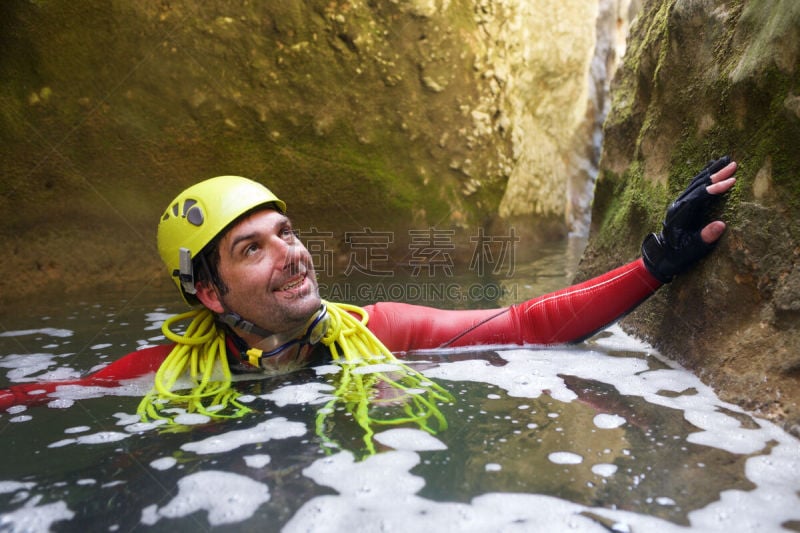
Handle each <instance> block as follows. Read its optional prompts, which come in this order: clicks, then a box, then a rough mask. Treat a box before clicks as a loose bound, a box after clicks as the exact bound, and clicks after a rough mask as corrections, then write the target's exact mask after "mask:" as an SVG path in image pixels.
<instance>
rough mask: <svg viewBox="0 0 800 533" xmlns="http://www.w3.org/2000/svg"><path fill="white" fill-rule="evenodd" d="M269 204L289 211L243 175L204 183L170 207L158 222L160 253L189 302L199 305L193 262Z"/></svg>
mask: <svg viewBox="0 0 800 533" xmlns="http://www.w3.org/2000/svg"><path fill="white" fill-rule="evenodd" d="M266 205H271V206H273V207H274V208H275V209H277V210H278V211H280V212H281V213H285V212H286V204H285V203H283V202H282V201H281V200H280V199H279V198H278V197H277V196H275V194H273V192H272V191H270V190H269V189H267V188H266V187H264V186H263V185H261V184H260V183H257V182H255V181H253V180H249V179H247V178H242V177H239V176H218V177H216V178H211V179H208V180H205V181H202V182H200V183H197V184H196V185H192V186H191V187H189V188H188V189H186V190H185V191H183V192H182V193H180V194H179V195H178V196H177V197H176V198H175V199H174V200H173V201H172V202H171V203H170V204H169V207H167V210H166V211H164V214H163V215H162V216H161V221H160V222H159V223H158V253H159V254H161V259H162V260H163V261H164V264H166V265H167V270H168V271H169V274H170V276H171V277H172V280H173V281H174V282H175V285H177V286H178V290H179V291H181V295H183V299H184V300H186V303H188V304H189V305H196V304H197V303H199V301H198V300H197V297H196V296H195V293H196V291H195V288H194V280H195V276H194V269H193V268H192V260H193V259H194V258H195V257H197V254H198V253H200V251H201V250H202V249H203V248H205V246H206V245H207V244H208V243H210V242H211V241H212V240H213V239H214V238H215V237H216V236H217V235H219V234H220V233H221V232H222V231H223V230H224V229H225V228H227V227H228V226H229V225H230V224H231V223H232V222H233V221H235V220H236V219H237V218H239V217H240V216H242V215H243V214H245V213H247V212H248V211H250V210H252V209H255V208H256V207H260V206H266Z"/></svg>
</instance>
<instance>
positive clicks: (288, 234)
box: [281, 228, 297, 242]
mask: <svg viewBox="0 0 800 533" xmlns="http://www.w3.org/2000/svg"><path fill="white" fill-rule="evenodd" d="M281 237H283V238H284V239H286V240H287V241H289V242H291V241H293V240H294V239H295V238H296V237H297V233H296V232H295V231H294V230H293V229H292V228H283V229H282V230H281Z"/></svg>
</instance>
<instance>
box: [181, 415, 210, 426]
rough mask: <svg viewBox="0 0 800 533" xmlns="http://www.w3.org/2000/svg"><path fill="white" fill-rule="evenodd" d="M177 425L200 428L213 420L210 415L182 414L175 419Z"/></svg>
mask: <svg viewBox="0 0 800 533" xmlns="http://www.w3.org/2000/svg"><path fill="white" fill-rule="evenodd" d="M174 420H175V422H176V423H177V424H183V425H186V426H199V425H201V424H206V423H208V422H209V421H210V420H211V417H210V416H208V415H201V414H199V413H182V414H179V415H178V416H176V417H175V418H174Z"/></svg>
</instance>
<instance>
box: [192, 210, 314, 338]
mask: <svg viewBox="0 0 800 533" xmlns="http://www.w3.org/2000/svg"><path fill="white" fill-rule="evenodd" d="M219 259H220V260H219V275H220V277H221V278H222V280H223V282H224V283H225V285H227V287H228V292H227V293H226V294H224V295H221V294H220V293H219V291H216V290H212V289H209V288H206V290H201V291H199V292H198V296H201V300H202V301H203V303H204V304H205V305H206V307H208V308H209V309H211V310H212V311H214V312H217V313H221V312H223V311H232V312H234V313H236V314H238V315H240V316H242V317H243V318H244V319H245V320H249V321H250V322H253V323H254V324H256V325H257V326H259V327H261V328H264V329H266V330H268V331H271V332H273V333H280V332H283V331H287V330H289V329H293V328H296V327H298V326H301V325H303V324H304V323H305V322H306V321H307V320H308V319H309V317H310V316H311V315H312V314H313V313H314V311H316V310H317V309H318V308H319V306H320V304H321V301H320V297H319V286H318V283H317V278H316V274H315V272H314V265H313V263H312V260H311V255H310V254H309V253H308V250H307V249H306V247H305V246H303V244H302V243H301V242H300V240H299V239H298V238H297V237H296V236H295V234H294V232H293V230H292V223H291V221H290V220H289V219H288V218H287V217H286V216H285V215H283V214H281V213H279V212H278V211H273V210H263V211H257V212H255V213H253V214H252V215H249V216H248V217H246V218H244V219H242V220H241V221H239V222H238V223H237V224H236V225H235V226H233V228H231V229H230V230H229V231H228V232H227V233H226V234H225V236H224V237H223V238H222V239H221V240H220V242H219ZM203 296H205V297H203Z"/></svg>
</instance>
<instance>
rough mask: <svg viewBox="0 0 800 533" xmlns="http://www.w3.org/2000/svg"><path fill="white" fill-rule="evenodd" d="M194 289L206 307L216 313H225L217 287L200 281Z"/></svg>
mask: <svg viewBox="0 0 800 533" xmlns="http://www.w3.org/2000/svg"><path fill="white" fill-rule="evenodd" d="M194 288H195V289H196V290H197V293H196V294H195V296H197V299H198V300H200V303H202V304H203V305H204V306H206V307H207V308H208V309H209V310H211V311H212V312H214V313H217V314H221V313H223V312H224V311H225V308H224V307H223V306H222V298H220V296H219V292H218V291H217V287H216V285H214V284H213V283H208V282H206V281H198V282H197V283H196V284H195V286H194Z"/></svg>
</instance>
